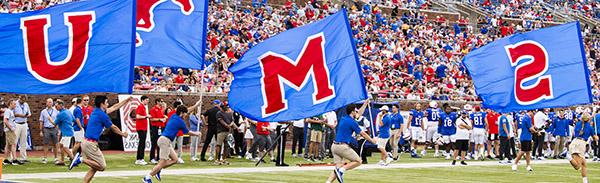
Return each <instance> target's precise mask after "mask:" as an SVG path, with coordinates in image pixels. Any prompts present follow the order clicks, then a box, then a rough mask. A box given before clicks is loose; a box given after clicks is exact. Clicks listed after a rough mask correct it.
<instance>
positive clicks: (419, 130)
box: [408, 103, 426, 158]
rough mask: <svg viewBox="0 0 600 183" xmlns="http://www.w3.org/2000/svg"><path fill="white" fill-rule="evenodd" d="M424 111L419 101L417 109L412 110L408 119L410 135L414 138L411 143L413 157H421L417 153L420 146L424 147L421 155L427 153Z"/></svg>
mask: <svg viewBox="0 0 600 183" xmlns="http://www.w3.org/2000/svg"><path fill="white" fill-rule="evenodd" d="M423 116H424V114H423V111H421V104H420V103H417V104H416V106H415V109H413V110H411V111H410V114H409V116H408V121H410V136H411V138H412V144H411V148H412V151H411V154H410V156H411V157H413V158H420V156H419V155H418V154H417V152H418V151H419V148H420V149H422V151H421V155H425V151H426V150H425V148H424V147H423V145H424V144H425V134H424V131H425V125H423Z"/></svg>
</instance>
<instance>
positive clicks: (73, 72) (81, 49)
mask: <svg viewBox="0 0 600 183" xmlns="http://www.w3.org/2000/svg"><path fill="white" fill-rule="evenodd" d="M95 21H96V14H95V12H93V11H86V12H73V13H65V14H64V24H65V25H67V26H68V27H69V45H68V52H67V56H66V58H65V59H64V60H62V61H59V62H52V61H51V60H50V52H49V50H48V42H49V40H48V28H50V26H51V24H52V23H51V22H50V15H37V16H30V17H24V18H22V19H21V30H22V31H23V47H24V51H25V61H26V62H27V70H28V71H29V72H30V73H31V74H32V75H33V76H34V77H35V78H36V79H38V80H40V81H42V82H44V83H48V84H64V83H67V82H69V81H71V80H73V78H75V76H77V74H79V72H80V71H81V69H82V68H83V66H84V65H85V61H86V60H87V56H88V52H89V41H90V38H91V37H92V25H93V24H94V22H95Z"/></svg>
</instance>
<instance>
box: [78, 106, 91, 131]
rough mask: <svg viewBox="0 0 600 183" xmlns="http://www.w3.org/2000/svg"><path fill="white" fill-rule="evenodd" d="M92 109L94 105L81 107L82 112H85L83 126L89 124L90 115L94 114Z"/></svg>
mask: <svg viewBox="0 0 600 183" xmlns="http://www.w3.org/2000/svg"><path fill="white" fill-rule="evenodd" d="M92 111H94V108H93V107H92V106H89V105H88V106H87V107H81V113H83V126H87V123H88V120H90V115H92Z"/></svg>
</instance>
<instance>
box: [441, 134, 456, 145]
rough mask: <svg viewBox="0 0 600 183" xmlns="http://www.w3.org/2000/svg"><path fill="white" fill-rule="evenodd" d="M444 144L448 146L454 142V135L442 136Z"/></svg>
mask: <svg viewBox="0 0 600 183" xmlns="http://www.w3.org/2000/svg"><path fill="white" fill-rule="evenodd" d="M442 138H443V139H444V143H446V144H448V143H450V142H452V143H454V142H456V135H443V136H442Z"/></svg>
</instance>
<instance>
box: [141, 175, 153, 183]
mask: <svg viewBox="0 0 600 183" xmlns="http://www.w3.org/2000/svg"><path fill="white" fill-rule="evenodd" d="M142 182H143V183H152V178H151V177H150V176H145V177H144V178H142Z"/></svg>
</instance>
